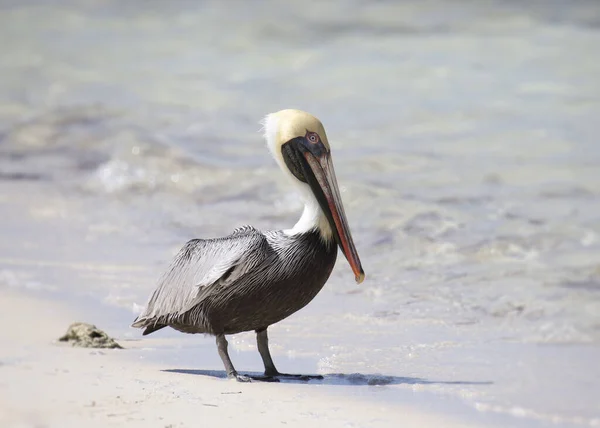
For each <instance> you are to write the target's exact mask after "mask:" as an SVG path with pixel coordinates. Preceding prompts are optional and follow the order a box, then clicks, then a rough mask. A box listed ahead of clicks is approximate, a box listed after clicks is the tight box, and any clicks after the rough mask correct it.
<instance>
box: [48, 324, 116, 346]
mask: <svg viewBox="0 0 600 428" xmlns="http://www.w3.org/2000/svg"><path fill="white" fill-rule="evenodd" d="M58 340H60V341H61V342H70V343H71V345H72V346H77V347H80V348H108V349H123V347H122V346H121V345H119V344H118V343H117V342H116V341H115V340H114V339H113V338H112V337H109V336H108V334H106V333H105V332H103V331H102V330H100V329H99V328H97V327H96V326H95V325H92V324H86V323H83V322H76V323H73V324H71V325H70V326H69V329H68V330H67V332H66V333H65V335H64V336H61V337H60V338H59V339H58Z"/></svg>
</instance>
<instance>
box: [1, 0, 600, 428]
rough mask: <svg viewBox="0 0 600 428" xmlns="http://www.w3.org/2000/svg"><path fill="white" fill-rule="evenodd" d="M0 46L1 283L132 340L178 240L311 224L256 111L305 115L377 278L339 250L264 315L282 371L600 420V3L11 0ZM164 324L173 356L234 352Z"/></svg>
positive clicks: (236, 343)
mask: <svg viewBox="0 0 600 428" xmlns="http://www.w3.org/2000/svg"><path fill="white" fill-rule="evenodd" d="M0 51H1V52H2V55H0V75H1V76H2V78H1V79H0V216H1V219H2V221H1V222H0V236H1V238H2V239H1V240H0V287H16V288H22V289H27V290H29V291H30V292H34V293H45V295H48V296H54V297H53V298H60V299H69V301H72V302H73V304H82V305H83V304H86V305H92V306H93V305H94V304H96V305H98V307H97V308H96V309H95V311H92V312H91V313H94V314H96V315H95V316H96V317H97V318H96V319H93V320H89V321H91V322H95V323H96V324H99V325H107V326H109V327H110V328H112V331H116V332H119V333H120V335H121V337H128V338H131V339H133V338H137V337H138V336H139V332H138V331H137V330H130V329H128V325H129V323H130V322H131V320H132V319H133V318H134V316H135V313H136V312H137V311H139V307H140V306H141V305H143V304H144V303H145V301H146V298H147V296H148V294H149V293H150V292H151V291H152V289H153V287H154V283H155V280H156V278H157V277H158V275H159V274H160V273H161V272H162V270H163V269H164V268H165V267H166V265H167V263H168V262H169V260H170V258H171V256H172V255H173V254H174V252H175V251H177V250H178V249H179V248H180V247H181V245H182V244H183V243H185V242H186V241H187V240H188V239H190V238H193V237H215V236H222V235H224V234H228V233H230V232H231V231H232V230H233V229H234V228H235V227H238V226H241V225H244V224H252V225H254V226H256V227H259V228H261V229H272V228H288V227H290V226H291V225H293V224H294V223H295V221H296V219H297V217H298V216H299V214H300V212H301V209H302V206H301V203H300V202H299V200H298V199H297V197H296V195H295V194H293V193H292V192H291V189H290V188H289V187H288V186H287V184H286V183H285V181H284V180H283V179H282V176H281V174H280V172H279V171H278V170H277V166H276V165H275V163H274V162H273V160H272V159H271V158H270V156H269V154H268V152H267V149H266V146H265V144H264V142H263V141H262V137H261V134H260V125H259V124H258V122H259V121H260V119H261V118H262V117H263V116H264V115H265V114H267V113H269V112H273V111H276V110H279V109H282V108H300V109H304V110H307V111H310V112H312V113H313V114H315V115H317V116H319V117H320V118H321V119H322V121H323V122H324V124H325V127H326V129H327V132H328V136H329V139H330V141H331V145H332V151H333V159H334V163H335V166H336V171H337V176H338V180H339V183H340V186H341V190H342V196H343V199H344V203H345V207H346V212H347V214H348V218H349V221H350V225H351V227H352V231H353V234H354V239H355V242H356V245H357V248H358V251H359V254H360V256H361V259H362V262H363V266H364V269H365V272H366V275H367V279H366V280H365V282H364V283H363V284H361V285H360V286H357V285H355V284H354V281H353V275H352V273H351V271H350V269H349V266H348V265H347V263H346V261H345V260H344V259H343V258H340V260H339V261H338V264H337V267H336V269H335V271H334V273H333V275H332V277H331V279H330V281H329V282H328V284H327V286H326V287H325V289H324V290H323V291H322V292H321V294H320V295H319V296H318V297H317V298H316V299H315V301H314V302H313V303H311V305H309V306H308V307H307V308H305V309H304V310H302V311H300V312H299V313H297V314H295V315H294V316H292V317H291V318H289V319H288V320H286V321H284V322H282V323H280V324H278V325H275V326H273V327H272V328H271V330H272V331H271V342H272V346H273V353H274V354H275V359H276V362H277V361H281V363H280V364H279V365H280V366H282V370H285V371H294V369H298V368H302V369H305V370H308V371H314V372H321V373H336V374H344V375H346V376H342V379H345V382H346V383H350V384H352V383H353V382H354V381H356V380H357V379H358V380H357V381H356V382H358V383H361V382H363V380H364V379H371V381H372V382H371V383H375V384H379V385H380V386H381V387H382V388H388V389H392V390H393V389H394V388H398V389H411V390H414V391H418V392H420V391H423V392H424V393H425V392H430V393H434V394H436V395H439V396H444V397H453V399H457V400H459V401H461V402H464V403H465V404H466V406H467V407H468V408H469V409H472V410H473V412H477V413H480V414H481V415H483V416H482V417H484V418H485V417H489V418H490V421H492V420H494V418H495V417H496V415H503V417H508V418H509V419H508V420H510V421H512V422H511V423H515V424H516V423H522V424H525V426H532V425H533V424H543V425H545V424H549V425H555V424H556V425H575V426H599V425H600V364H599V363H598V362H599V361H600V140H599V136H598V135H599V133H598V130H597V128H598V125H597V123H598V119H599V118H600V61H598V58H600V4H598V2H596V1H593V0H590V1H571V2H561V1H530V2H517V1H499V0H498V1H487V2H475V1H469V0H456V1H441V0H437V1H435V0H434V1H425V2H418V1H404V2H392V1H371V2H368V1H358V0H355V1H352V0H337V1H331V2H316V1H314V2H313V1H302V2H300V1H290V2H277V1H275V0H273V1H257V2H229V3H225V2H217V1H196V2H191V1H190V2H184V1H170V2H167V1H146V2H141V1H133V0H132V1H127V2H118V1H116V0H107V1H95V0H87V1H83V0H82V1H27V0H25V1H8V0H4V1H2V2H0ZM90 302H92V303H90ZM100 307H102V308H104V309H103V310H100V309H98V308H100ZM106 308H108V309H106ZM58 334H59V333H57V335H58ZM158 334H159V335H163V336H164V337H168V338H172V340H173V343H177V344H178V345H177V346H178V348H177V349H178V351H177V355H176V356H174V355H173V354H174V352H175V351H170V348H169V347H168V346H167V347H165V348H164V349H161V350H160V351H157V352H156V355H159V356H160V358H164V359H165V361H169V363H170V364H171V366H173V365H174V366H175V367H179V368H196V369H203V368H206V369H219V368H220V361H219V360H218V356H217V355H216V350H214V349H212V339H210V338H203V337H189V336H185V337H184V336H181V335H178V334H175V333H169V332H160V333H158ZM231 343H232V346H233V347H234V348H235V349H236V351H237V353H236V354H235V355H234V356H233V359H234V360H237V361H240V363H237V365H238V368H239V369H242V371H243V370H244V369H247V370H253V371H258V370H260V360H259V359H258V355H256V351H255V345H254V338H253V335H251V334H242V335H239V336H235V337H233V338H232V339H231ZM205 348H206V349H208V351H206V352H204V351H202V349H205ZM181 349H187V351H186V352H183V353H182V352H181ZM201 351H202V352H201ZM213 351H214V352H213ZM180 354H183V355H180ZM198 355H202V356H203V358H199V357H198ZM153 358H158V357H156V356H155V357H153ZM169 358H171V359H170V360H169ZM234 362H235V361H234ZM244 365H249V366H248V367H243V366H244ZM171 366H169V367H171ZM350 374H356V375H354V377H353V376H348V375H350ZM372 375H377V376H378V377H377V376H376V377H375V378H373V377H369V376H372ZM338 378H339V377H338ZM338 378H336V377H332V378H329V383H333V384H335V383H336V381H335V379H338ZM332 379H333V380H332ZM373 379H374V380H373ZM353 380H354V381H353ZM365 382H366V383H369V381H368V380H367V381H365ZM363 383H364V382H363ZM383 385H386V386H383Z"/></svg>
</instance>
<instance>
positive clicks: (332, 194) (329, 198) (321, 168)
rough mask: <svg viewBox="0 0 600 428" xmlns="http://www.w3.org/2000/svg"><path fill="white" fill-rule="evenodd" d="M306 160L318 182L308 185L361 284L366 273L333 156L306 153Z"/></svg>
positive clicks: (310, 181)
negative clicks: (347, 213)
mask: <svg viewBox="0 0 600 428" xmlns="http://www.w3.org/2000/svg"><path fill="white" fill-rule="evenodd" d="M304 158H305V159H306V161H307V162H308V165H309V166H310V169H311V170H312V172H313V174H314V177H315V178H316V181H317V183H315V182H314V180H309V181H308V184H309V185H310V186H311V188H312V190H313V193H315V196H316V198H317V200H318V201H319V204H320V205H321V209H322V210H323V211H324V212H325V215H326V216H327V218H328V220H329V224H330V225H331V229H332V230H333V234H334V237H335V239H336V241H337V243H338V245H339V246H340V248H341V249H342V252H343V253H344V256H346V260H348V263H350V267H351V268H352V272H354V277H355V279H356V283H357V284H360V283H361V282H363V280H364V279H365V272H364V271H363V268H362V266H361V263H360V258H359V257H358V252H357V251H356V247H355V246H354V241H353V240H352V234H351V233H350V227H349V226H348V220H347V219H346V213H345V212H344V205H343V204H342V198H341V196H340V191H339V189H338V184H337V180H336V178H335V170H334V169H333V162H332V161H331V155H330V153H329V152H325V153H323V154H322V155H320V156H319V157H315V156H314V155H313V154H311V153H310V152H305V153H304ZM319 193H321V194H319Z"/></svg>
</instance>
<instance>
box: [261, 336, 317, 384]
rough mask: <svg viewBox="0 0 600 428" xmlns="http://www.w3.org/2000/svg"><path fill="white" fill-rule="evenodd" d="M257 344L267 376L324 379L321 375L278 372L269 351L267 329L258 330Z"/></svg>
mask: <svg viewBox="0 0 600 428" xmlns="http://www.w3.org/2000/svg"><path fill="white" fill-rule="evenodd" d="M256 344H257V345H258V352H259V353H260V356H261V358H262V360H263V363H264V365H265V376H267V377H280V378H286V377H287V378H292V379H299V380H311V379H323V376H320V375H296V374H287V373H279V370H277V368H276V367H275V364H274V363H273V358H271V352H270V351H269V336H267V329H266V328H265V329H263V330H256Z"/></svg>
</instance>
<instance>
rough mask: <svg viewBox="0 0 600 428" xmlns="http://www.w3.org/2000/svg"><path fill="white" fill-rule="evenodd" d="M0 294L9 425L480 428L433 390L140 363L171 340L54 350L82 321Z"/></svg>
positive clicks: (52, 305) (4, 416)
mask: <svg viewBox="0 0 600 428" xmlns="http://www.w3.org/2000/svg"><path fill="white" fill-rule="evenodd" d="M0 296H1V298H0V313H2V314H3V318H5V319H6V321H10V325H18V326H19V328H18V330H16V329H3V330H2V333H1V339H2V341H3V343H4V344H5V346H3V347H2V351H0V371H1V373H2V381H1V382H0V398H1V399H0V425H1V426H3V427H16V426H61V427H64V426H86V427H92V426H107V425H109V426H110V425H121V424H125V423H126V424H127V426H145V427H147V426H161V427H175V426H192V425H194V424H197V423H198V422H199V421H202V423H203V424H204V423H219V424H220V425H221V426H237V425H242V424H244V425H248V424H249V423H250V424H252V423H257V424H258V423H260V424H262V425H264V426H275V425H277V426H278V425H285V426H298V427H300V426H307V424H314V423H316V422H318V423H319V424H324V425H325V424H326V425H327V426H328V427H337V426H339V427H348V426H369V427H371V426H372V427H392V426H398V424H401V425H402V426H445V427H454V426H456V427H458V426H460V427H463V426H480V425H479V424H477V423H474V422H472V421H471V420H470V419H471V418H470V417H468V415H466V413H467V412H466V405H463V406H464V407H465V409H462V410H461V409H460V408H458V407H456V406H455V405H454V404H452V403H450V405H449V403H448V402H447V401H448V399H440V398H437V397H435V396H434V395H433V394H431V393H427V392H422V391H410V390H402V391H394V393H393V397H394V398H393V399H389V394H386V392H385V390H386V387H385V386H368V385H359V386H357V385H350V384H340V385H334V384H325V385H321V384H314V385H313V384H308V385H307V384H296V383H288V382H282V383H259V382H253V383H250V384H240V383H237V382H234V381H230V380H226V379H223V378H222V376H223V375H224V373H223V371H222V370H216V371H211V370H197V371H194V370H191V369H190V370H186V369H181V370H179V371H178V372H177V370H169V369H168V368H165V366H164V364H163V365H161V364H157V363H156V362H152V361H148V359H145V358H143V354H144V352H142V351H143V349H148V347H153V346H161V345H165V344H169V342H170V339H166V340H165V339H162V338H157V339H145V340H144V341H141V340H123V339H119V338H116V339H117V341H119V343H120V344H121V345H123V346H125V348H126V349H125V350H105V349H86V348H72V347H70V346H68V345H58V344H56V343H55V340H56V338H57V337H58V336H60V335H61V334H62V333H64V330H66V328H67V327H68V325H69V324H70V323H71V322H74V321H78V320H83V319H82V317H83V315H84V314H83V313H78V311H77V310H74V309H73V308H71V307H67V305H65V304H62V303H61V302H58V301H51V300H48V299H40V298H38V297H37V296H36V295H35V294H33V293H29V292H21V291H19V290H11V289H8V288H6V287H4V288H0ZM87 321H88V322H92V323H93V320H87ZM98 327H100V328H102V326H100V325H98ZM109 335H110V331H109ZM144 359H145V360H146V361H142V362H140V360H144ZM198 374H200V376H199V375H198ZM357 388H359V390H357ZM398 394H400V395H399V396H400V397H402V400H400V401H397V400H396V399H395V397H397V396H398ZM386 395H388V397H387V399H386V397H385V396H386ZM373 396H375V397H373ZM450 401H453V400H450ZM436 407H437V408H438V409H436ZM444 407H446V409H445V410H444V411H442V412H439V409H441V408H444ZM448 409H450V411H448ZM456 410H459V412H458V415H457V412H456ZM472 413H473V414H474V415H475V416H476V414H477V412H476V411H472ZM463 416H465V417H463ZM487 422H488V423H486V424H485V425H486V426H489V425H490V424H489V422H490V421H487ZM492 425H496V424H492ZM313 426H314V425H313Z"/></svg>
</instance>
